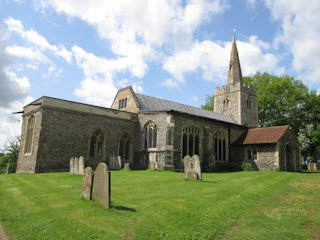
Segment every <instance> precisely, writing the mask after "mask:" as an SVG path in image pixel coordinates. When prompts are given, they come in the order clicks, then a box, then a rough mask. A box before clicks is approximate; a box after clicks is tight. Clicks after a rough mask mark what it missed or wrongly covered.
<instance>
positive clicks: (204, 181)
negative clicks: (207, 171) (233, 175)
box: [201, 180, 218, 183]
mask: <svg viewBox="0 0 320 240" xmlns="http://www.w3.org/2000/svg"><path fill="white" fill-rule="evenodd" d="M201 182H203V183H218V182H211V181H206V180H202V181H201Z"/></svg>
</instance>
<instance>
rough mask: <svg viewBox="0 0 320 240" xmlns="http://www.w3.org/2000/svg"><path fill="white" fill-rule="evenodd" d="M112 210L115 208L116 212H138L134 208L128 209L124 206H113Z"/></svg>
mask: <svg viewBox="0 0 320 240" xmlns="http://www.w3.org/2000/svg"><path fill="white" fill-rule="evenodd" d="M111 208H114V209H116V210H120V211H129V212H136V210H135V209H134V208H128V207H124V206H112V205H111Z"/></svg>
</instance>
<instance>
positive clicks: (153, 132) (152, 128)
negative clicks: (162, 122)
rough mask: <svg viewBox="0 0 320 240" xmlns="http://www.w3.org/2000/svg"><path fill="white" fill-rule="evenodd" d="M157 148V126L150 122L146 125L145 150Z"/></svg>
mask: <svg viewBox="0 0 320 240" xmlns="http://www.w3.org/2000/svg"><path fill="white" fill-rule="evenodd" d="M156 147H157V125H156V124H155V123H154V122H152V121H150V122H148V123H147V124H146V125H145V148H156Z"/></svg>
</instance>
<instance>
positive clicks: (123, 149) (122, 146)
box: [119, 134, 130, 161]
mask: <svg viewBox="0 0 320 240" xmlns="http://www.w3.org/2000/svg"><path fill="white" fill-rule="evenodd" d="M119 156H120V157H121V159H122V160H125V161H128V160H129V158H130V137H129V135H128V134H124V135H122V137H121V139H120V143H119Z"/></svg>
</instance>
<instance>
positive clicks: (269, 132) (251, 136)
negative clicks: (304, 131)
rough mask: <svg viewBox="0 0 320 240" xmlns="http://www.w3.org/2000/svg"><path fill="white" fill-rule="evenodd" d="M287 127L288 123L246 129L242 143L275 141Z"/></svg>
mask: <svg viewBox="0 0 320 240" xmlns="http://www.w3.org/2000/svg"><path fill="white" fill-rule="evenodd" d="M288 129H289V125H285V126H276V127H265V128H251V129H249V130H248V133H247V136H246V137H245V139H244V141H243V144H263V143H276V142H278V141H279V139H280V138H281V137H282V136H283V134H284V133H285V132H286V131H287V130H288Z"/></svg>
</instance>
